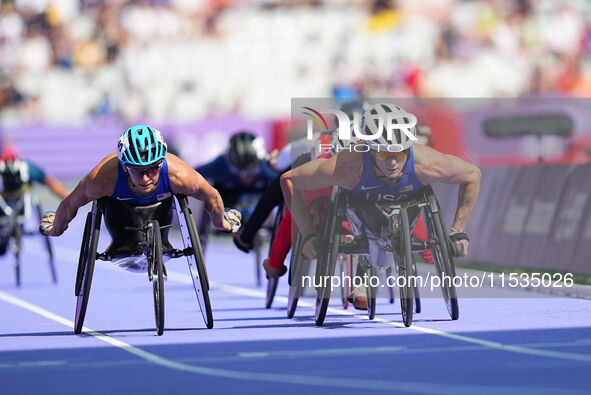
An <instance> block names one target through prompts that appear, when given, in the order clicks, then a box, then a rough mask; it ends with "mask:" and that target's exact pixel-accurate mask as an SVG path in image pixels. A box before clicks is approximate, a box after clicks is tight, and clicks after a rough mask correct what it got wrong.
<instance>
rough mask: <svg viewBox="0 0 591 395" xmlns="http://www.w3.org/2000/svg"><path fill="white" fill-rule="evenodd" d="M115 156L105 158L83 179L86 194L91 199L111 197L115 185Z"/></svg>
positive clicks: (116, 167) (116, 170)
mask: <svg viewBox="0 0 591 395" xmlns="http://www.w3.org/2000/svg"><path fill="white" fill-rule="evenodd" d="M118 165H119V159H118V158H117V154H115V153H112V154H110V155H107V156H105V157H104V158H103V159H102V160H101V161H100V162H99V163H98V165H96V166H95V167H94V168H93V169H92V170H91V171H90V173H88V174H87V175H86V177H84V179H83V184H84V189H85V191H86V194H87V195H88V196H89V197H91V198H92V199H98V198H101V197H103V196H110V195H112V193H113V191H114V190H115V184H116V183H117V174H118Z"/></svg>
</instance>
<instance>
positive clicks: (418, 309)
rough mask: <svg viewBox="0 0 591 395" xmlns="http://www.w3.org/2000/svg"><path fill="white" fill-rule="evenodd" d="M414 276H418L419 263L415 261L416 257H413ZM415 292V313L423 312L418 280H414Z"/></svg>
mask: <svg viewBox="0 0 591 395" xmlns="http://www.w3.org/2000/svg"><path fill="white" fill-rule="evenodd" d="M411 266H412V276H413V278H417V264H416V263H415V260H414V257H413V259H412V265H411ZM413 293H414V295H415V313H417V314H418V313H420V312H421V296H420V295H419V286H418V281H414V284H413Z"/></svg>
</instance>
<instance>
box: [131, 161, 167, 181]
mask: <svg viewBox="0 0 591 395" xmlns="http://www.w3.org/2000/svg"><path fill="white" fill-rule="evenodd" d="M125 167H127V170H128V171H129V174H131V175H133V176H135V177H138V178H140V177H143V176H144V174H146V175H147V176H148V177H154V176H156V174H158V172H159V171H160V169H161V168H162V162H160V163H158V164H157V165H152V166H125Z"/></svg>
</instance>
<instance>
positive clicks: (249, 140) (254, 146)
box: [227, 131, 266, 174]
mask: <svg viewBox="0 0 591 395" xmlns="http://www.w3.org/2000/svg"><path fill="white" fill-rule="evenodd" d="M265 155H266V152H265V143H264V141H263V139H261V138H260V137H256V136H255V135H254V134H252V133H250V132H246V131H242V132H238V133H236V134H234V135H233V136H232V137H230V143H229V145H228V152H227V158H228V159H229V165H230V170H232V172H234V173H236V174H238V173H242V174H244V173H248V172H251V171H254V170H256V169H258V167H259V166H260V164H261V160H262V159H263V158H264V157H265Z"/></svg>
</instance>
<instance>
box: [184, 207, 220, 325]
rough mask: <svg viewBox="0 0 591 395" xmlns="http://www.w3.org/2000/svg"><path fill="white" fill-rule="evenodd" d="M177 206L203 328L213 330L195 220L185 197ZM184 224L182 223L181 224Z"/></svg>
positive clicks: (204, 270)
mask: <svg viewBox="0 0 591 395" xmlns="http://www.w3.org/2000/svg"><path fill="white" fill-rule="evenodd" d="M178 200H179V204H180V206H181V211H180V212H181V214H182V216H183V217H184V221H182V220H181V218H179V226H180V228H181V233H182V235H183V242H184V243H185V246H187V245H188V244H190V245H191V248H192V249H193V254H192V255H188V256H187V262H188V264H189V272H190V273H191V279H192V280H193V288H195V295H196V296H197V301H198V302H199V308H200V309H201V315H202V316H203V321H204V322H205V326H207V328H209V329H211V328H213V312H212V311H211V302H210V300H209V281H208V279H207V271H206V269H205V261H204V260H203V251H202V249H201V244H200V242H199V234H198V233H197V226H196V225H195V219H194V218H193V215H192V214H191V210H190V209H189V205H188V203H187V197H186V196H178ZM183 222H184V223H183Z"/></svg>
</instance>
